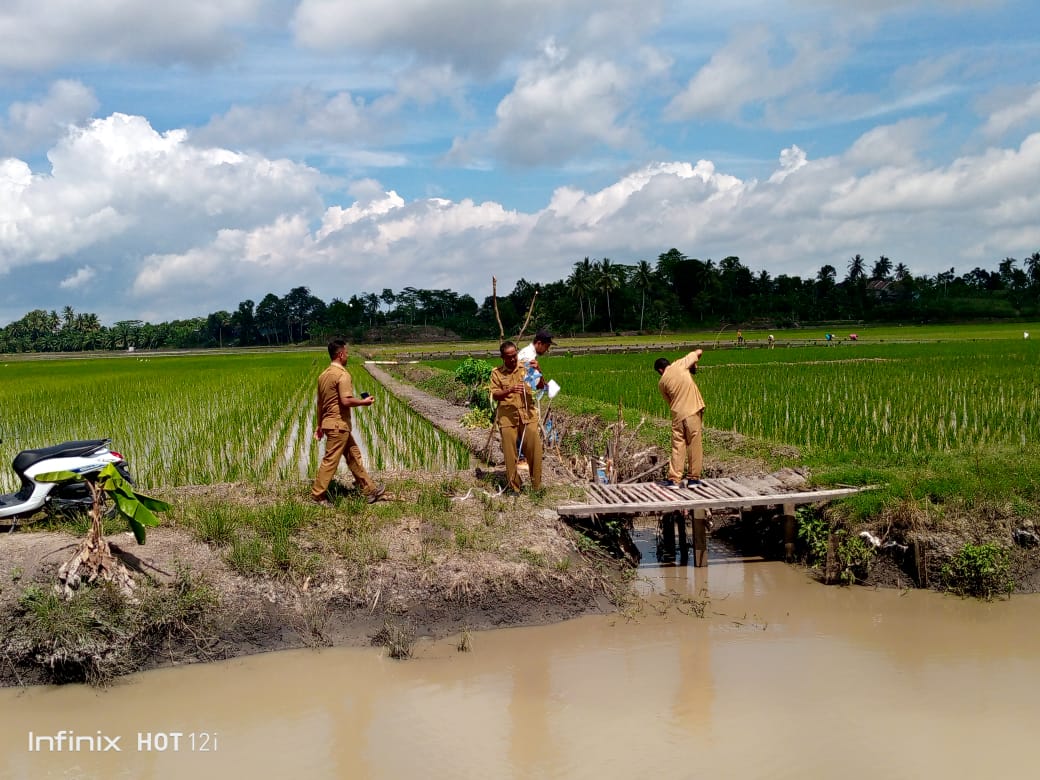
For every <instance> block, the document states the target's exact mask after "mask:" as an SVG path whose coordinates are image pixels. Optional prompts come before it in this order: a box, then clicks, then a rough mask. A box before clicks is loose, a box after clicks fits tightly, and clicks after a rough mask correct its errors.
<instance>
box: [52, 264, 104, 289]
mask: <svg viewBox="0 0 1040 780" xmlns="http://www.w3.org/2000/svg"><path fill="white" fill-rule="evenodd" d="M95 276H97V271H95V270H94V269H93V268H91V267H90V266H89V265H85V266H83V267H82V268H80V269H78V270H77V271H76V273H74V274H72V275H71V276H67V277H65V278H64V279H62V280H61V283H60V284H59V285H58V286H59V287H60V288H61V289H63V290H76V289H79V288H80V287H84V286H86V285H87V284H89V283H90V281H91V280H92V279H93V278H94V277H95Z"/></svg>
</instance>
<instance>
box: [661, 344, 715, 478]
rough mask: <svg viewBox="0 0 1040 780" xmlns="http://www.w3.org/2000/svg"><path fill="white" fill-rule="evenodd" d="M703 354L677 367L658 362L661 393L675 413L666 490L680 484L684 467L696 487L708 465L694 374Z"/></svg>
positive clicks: (695, 354)
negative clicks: (705, 465) (704, 465)
mask: <svg viewBox="0 0 1040 780" xmlns="http://www.w3.org/2000/svg"><path fill="white" fill-rule="evenodd" d="M702 354H703V351H702V350H699V349H695V350H693V352H691V353H690V354H688V355H686V357H682V358H679V359H678V360H676V361H675V362H674V363H672V362H670V361H669V360H668V358H658V359H657V360H656V361H654V370H655V371H656V372H657V373H658V374H660V376H661V379H660V380H659V381H658V383H657V389H658V390H660V391H661V395H662V396H664V400H665V401H667V402H668V406H669V408H670V409H671V412H672V457H671V460H670V461H669V463H668V479H665V480H662V481H661V483H660V484H662V485H665V486H666V487H675V486H676V485H678V484H679V480H681V479H682V476H683V468H684V467H685V468H686V475H687V477H688V480H687V484H696V483H697V482H698V481H699V480H700V478H701V468H702V467H703V463H704V446H703V440H702V430H703V427H704V399H703V398H701V391H700V390H699V389H698V388H697V383H696V382H694V381H693V375H692V374H691V373H690V372H691V370H692V371H695V370H696V369H697V361H698V360H700V359H701V355H702Z"/></svg>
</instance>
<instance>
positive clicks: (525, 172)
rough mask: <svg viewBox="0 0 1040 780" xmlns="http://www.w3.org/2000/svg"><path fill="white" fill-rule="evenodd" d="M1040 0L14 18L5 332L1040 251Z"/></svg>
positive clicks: (96, 11)
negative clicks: (583, 277) (689, 263)
mask: <svg viewBox="0 0 1040 780" xmlns="http://www.w3.org/2000/svg"><path fill="white" fill-rule="evenodd" d="M1037 30H1040V3H1036V2H1035V0H1008V2H1000V1H999V0H941V1H936V2H923V1H918V0H856V2H848V0H726V2H724V3H714V4H709V3H691V2H669V1H668V0H635V1H632V0H395V2H393V3H388V2H386V1H385V0H178V2H176V3H155V2H152V0H91V2H89V3H84V2H81V0H5V2H4V3H3V4H2V6H0V324H5V323H7V322H10V321H12V320H14V319H17V318H19V317H21V316H22V315H24V314H25V313H26V312H27V311H29V310H31V309H37V308H42V309H56V310H59V311H60V310H61V309H62V308H63V307H64V306H71V307H72V308H73V309H74V310H75V311H77V312H83V311H89V312H95V313H97V314H98V315H99V316H100V317H101V320H102V322H105V323H106V324H111V323H112V322H114V321H116V320H120V319H143V320H148V321H152V322H158V321H162V320H169V319H180V318H187V317H194V316H203V315H206V314H208V313H209V312H212V311H217V310H221V309H225V310H229V311H234V309H235V308H236V307H237V305H238V303H239V302H240V301H243V300H246V299H252V300H254V301H259V300H260V299H261V298H262V297H263V296H264V295H265V294H267V293H269V292H273V293H275V294H277V295H284V294H285V293H286V292H288V291H289V290H290V289H291V288H293V287H297V286H301V285H303V286H307V287H309V288H310V290H311V292H312V293H313V294H314V295H317V296H318V297H320V298H322V299H323V300H325V301H330V300H331V299H332V298H334V297H338V298H341V299H344V300H346V299H349V297H350V296H351V295H353V294H357V293H361V292H377V293H378V292H380V291H382V290H383V289H384V288H387V287H389V288H391V289H394V290H395V291H399V290H401V289H402V288H404V287H406V286H411V287H419V288H431V289H442V288H450V289H452V290H455V291H457V292H460V293H468V294H470V295H472V296H473V297H474V298H476V299H477V300H478V301H482V300H483V299H484V297H486V296H487V295H489V294H490V292H491V277H492V276H495V277H497V279H498V284H499V290H500V292H502V291H504V292H508V291H509V290H511V289H512V288H513V286H514V284H515V283H516V281H517V280H518V279H521V278H524V279H527V280H528V281H533V282H550V281H555V280H558V279H563V278H565V277H566V276H567V275H568V274H569V273H570V271H571V270H572V268H573V266H574V263H576V262H577V261H579V260H581V259H583V258H584V257H590V258H592V259H594V260H598V259H602V258H610V259H611V260H612V261H613V262H615V263H622V264H634V263H636V262H638V261H640V260H649V261H651V262H654V261H656V259H657V256H658V255H660V254H661V253H663V252H666V251H668V250H669V249H671V248H673V247H674V248H677V249H679V251H681V252H682V253H683V254H685V255H687V256H690V257H696V258H700V259H702V260H707V259H714V260H716V261H717V260H720V259H722V258H723V257H726V256H729V255H736V256H738V257H740V258H741V260H742V261H743V262H744V264H745V265H747V266H748V267H750V268H751V269H752V270H753V271H755V272H756V273H757V272H758V271H762V270H766V271H768V272H769V273H770V274H771V275H773V276H777V275H780V274H793V275H799V276H802V277H811V276H815V274H816V272H817V271H818V270H819V268H820V267H821V266H823V265H825V264H830V265H833V266H834V267H835V268H836V269H837V270H838V276H839V278H841V277H843V276H844V274H845V272H846V271H847V268H848V262H849V260H850V259H851V258H852V256H853V255H856V254H860V255H862V256H863V257H864V258H866V260H867V268H868V271H869V268H870V266H871V264H872V263H873V262H874V261H875V260H876V259H877V258H878V257H879V256H880V255H885V256H887V257H889V258H890V259H891V260H892V262H893V263H905V264H906V265H907V266H908V267H909V268H910V270H911V271H912V272H913V273H914V274H928V275H934V274H937V273H939V272H942V271H947V270H949V269H950V268H955V269H956V271H957V273H965V272H967V271H970V270H971V269H973V268H975V267H977V266H981V267H983V268H986V269H990V270H995V269H996V267H997V264H998V263H999V262H1000V261H1001V260H1003V259H1004V258H1005V257H1014V258H1019V259H1022V258H1025V257H1027V256H1029V255H1030V254H1032V253H1033V252H1036V251H1038V250H1040V186H1038V182H1040V36H1037V35H1036V31H1037Z"/></svg>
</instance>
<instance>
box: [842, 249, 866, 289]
mask: <svg viewBox="0 0 1040 780" xmlns="http://www.w3.org/2000/svg"><path fill="white" fill-rule="evenodd" d="M866 264H867V261H866V260H864V259H863V257H862V256H861V255H858V254H857V255H855V256H854V257H853V258H852V259H851V260H849V275H848V276H846V277H845V279H846V280H847V281H849V282H858V281H859V280H860V279H862V278H863V276H864V271H863V269H864V268H865V267H866Z"/></svg>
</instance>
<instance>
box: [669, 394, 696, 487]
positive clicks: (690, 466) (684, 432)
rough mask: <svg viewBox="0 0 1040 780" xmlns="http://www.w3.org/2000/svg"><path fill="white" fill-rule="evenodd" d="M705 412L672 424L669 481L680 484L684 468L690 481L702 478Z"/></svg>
mask: <svg viewBox="0 0 1040 780" xmlns="http://www.w3.org/2000/svg"><path fill="white" fill-rule="evenodd" d="M703 428H704V410H703V409H702V410H701V411H699V412H697V414H691V415H690V416H689V417H687V418H686V419H685V420H682V421H681V422H678V423H672V457H671V460H670V461H669V462H668V479H670V480H672V481H673V482H678V481H679V480H680V479H682V477H683V468H684V467H685V468H686V476H687V477H689V478H690V479H700V478H701V468H702V467H703V466H704V442H703V438H704V437H703V436H702V435H701V432H702V429H703Z"/></svg>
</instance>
